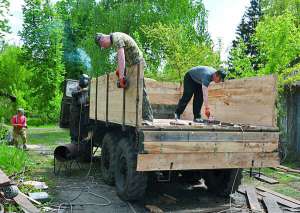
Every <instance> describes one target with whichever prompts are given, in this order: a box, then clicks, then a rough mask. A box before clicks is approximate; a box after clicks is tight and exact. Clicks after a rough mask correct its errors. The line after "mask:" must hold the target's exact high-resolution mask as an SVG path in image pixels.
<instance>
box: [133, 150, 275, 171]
mask: <svg viewBox="0 0 300 213" xmlns="http://www.w3.org/2000/svg"><path fill="white" fill-rule="evenodd" d="M137 161H138V162H137V171H161V170H195V169H226V168H251V167H252V168H260V167H274V166H276V165H278V164H279V158H278V153H201V154H199V153H178V154H177V153H176V154H139V155H138V159H137Z"/></svg>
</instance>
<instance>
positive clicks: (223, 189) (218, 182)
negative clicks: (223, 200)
mask: <svg viewBox="0 0 300 213" xmlns="http://www.w3.org/2000/svg"><path fill="white" fill-rule="evenodd" d="M204 177H205V178H204V179H205V184H206V186H207V187H208V191H209V192H211V193H214V194H216V195H219V196H223V197H228V196H229V195H230V194H231V192H232V193H235V192H236V191H237V190H238V187H239V185H240V184H241V181H242V177H243V176H242V169H223V170H212V171H207V172H206V173H205V174H204Z"/></svg>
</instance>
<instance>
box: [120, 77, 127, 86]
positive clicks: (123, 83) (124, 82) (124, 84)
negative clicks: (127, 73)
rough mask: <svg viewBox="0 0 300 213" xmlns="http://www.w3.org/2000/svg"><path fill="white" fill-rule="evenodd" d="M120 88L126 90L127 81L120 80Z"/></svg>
mask: <svg viewBox="0 0 300 213" xmlns="http://www.w3.org/2000/svg"><path fill="white" fill-rule="evenodd" d="M119 82H120V83H119V86H120V88H126V86H127V85H126V79H125V78H120V80H119Z"/></svg>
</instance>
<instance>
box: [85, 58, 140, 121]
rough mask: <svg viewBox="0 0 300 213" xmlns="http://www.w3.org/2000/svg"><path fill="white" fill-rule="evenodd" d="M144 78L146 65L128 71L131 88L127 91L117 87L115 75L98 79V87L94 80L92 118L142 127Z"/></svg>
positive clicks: (91, 101)
mask: <svg viewBox="0 0 300 213" xmlns="http://www.w3.org/2000/svg"><path fill="white" fill-rule="evenodd" d="M143 78H144V65H143V64H139V65H134V66H132V67H129V68H128V69H127V79H128V82H129V86H128V87H127V88H126V89H125V90H124V89H122V88H118V87H117V80H118V78H117V76H116V75H115V73H109V74H108V75H103V76H100V77H98V87H96V86H95V84H96V82H97V81H96V80H92V83H91V93H90V94H91V96H90V99H91V100H90V103H92V104H91V105H90V106H91V107H90V108H91V109H90V118H91V119H97V120H99V121H107V122H111V123H116V124H124V125H128V126H140V125H141V122H142V100H143ZM94 88H96V89H94ZM95 90H96V91H95ZM96 93H97V94H98V95H97V98H96V95H95V94H96ZM96 102H97V104H96ZM95 114H96V116H95Z"/></svg>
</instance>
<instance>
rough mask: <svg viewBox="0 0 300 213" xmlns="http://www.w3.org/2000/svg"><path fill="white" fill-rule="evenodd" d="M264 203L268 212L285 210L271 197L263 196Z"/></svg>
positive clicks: (278, 212)
mask: <svg viewBox="0 0 300 213" xmlns="http://www.w3.org/2000/svg"><path fill="white" fill-rule="evenodd" d="M263 201H264V204H265V206H266V208H267V212H268V213H275V212H276V213H282V212H283V211H282V210H281V209H280V208H279V206H278V204H277V202H276V201H274V200H273V199H272V198H271V197H269V196H266V197H264V198H263Z"/></svg>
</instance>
